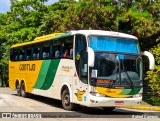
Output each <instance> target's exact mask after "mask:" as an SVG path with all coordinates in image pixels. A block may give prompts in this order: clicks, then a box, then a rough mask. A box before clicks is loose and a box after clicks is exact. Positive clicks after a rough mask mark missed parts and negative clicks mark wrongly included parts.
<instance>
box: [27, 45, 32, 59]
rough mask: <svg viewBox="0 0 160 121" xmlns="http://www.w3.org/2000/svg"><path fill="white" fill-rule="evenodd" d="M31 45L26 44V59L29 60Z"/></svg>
mask: <svg viewBox="0 0 160 121" xmlns="http://www.w3.org/2000/svg"><path fill="white" fill-rule="evenodd" d="M31 54H32V47H31V46H27V48H26V60H31V59H32V58H31V57H32V55H31Z"/></svg>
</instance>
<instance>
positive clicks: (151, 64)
mask: <svg viewBox="0 0 160 121" xmlns="http://www.w3.org/2000/svg"><path fill="white" fill-rule="evenodd" d="M142 54H143V55H145V56H147V57H148V59H149V69H150V70H154V66H155V59H154V56H153V55H152V54H151V53H150V52H148V51H144V52H143V53H142Z"/></svg>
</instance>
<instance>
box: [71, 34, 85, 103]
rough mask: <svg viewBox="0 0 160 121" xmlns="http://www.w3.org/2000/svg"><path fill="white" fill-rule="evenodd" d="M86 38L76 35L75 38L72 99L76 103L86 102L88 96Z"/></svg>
mask: <svg viewBox="0 0 160 121" xmlns="http://www.w3.org/2000/svg"><path fill="white" fill-rule="evenodd" d="M86 45H87V44H86V38H85V36H83V35H76V38H75V66H76V73H75V76H74V77H73V78H74V79H73V83H74V84H73V85H74V87H73V93H74V94H73V100H74V102H76V103H78V104H83V105H85V104H87V99H88V98H87V96H88V54H87V52H86Z"/></svg>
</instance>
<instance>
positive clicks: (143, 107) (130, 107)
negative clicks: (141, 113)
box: [120, 106, 160, 111]
mask: <svg viewBox="0 0 160 121" xmlns="http://www.w3.org/2000/svg"><path fill="white" fill-rule="evenodd" d="M120 108H129V109H138V110H150V111H160V107H158V106H122V107H120Z"/></svg>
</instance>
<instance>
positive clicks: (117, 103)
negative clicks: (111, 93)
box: [115, 101, 124, 105]
mask: <svg viewBox="0 0 160 121" xmlns="http://www.w3.org/2000/svg"><path fill="white" fill-rule="evenodd" d="M123 104H124V101H115V105H123Z"/></svg>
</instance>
